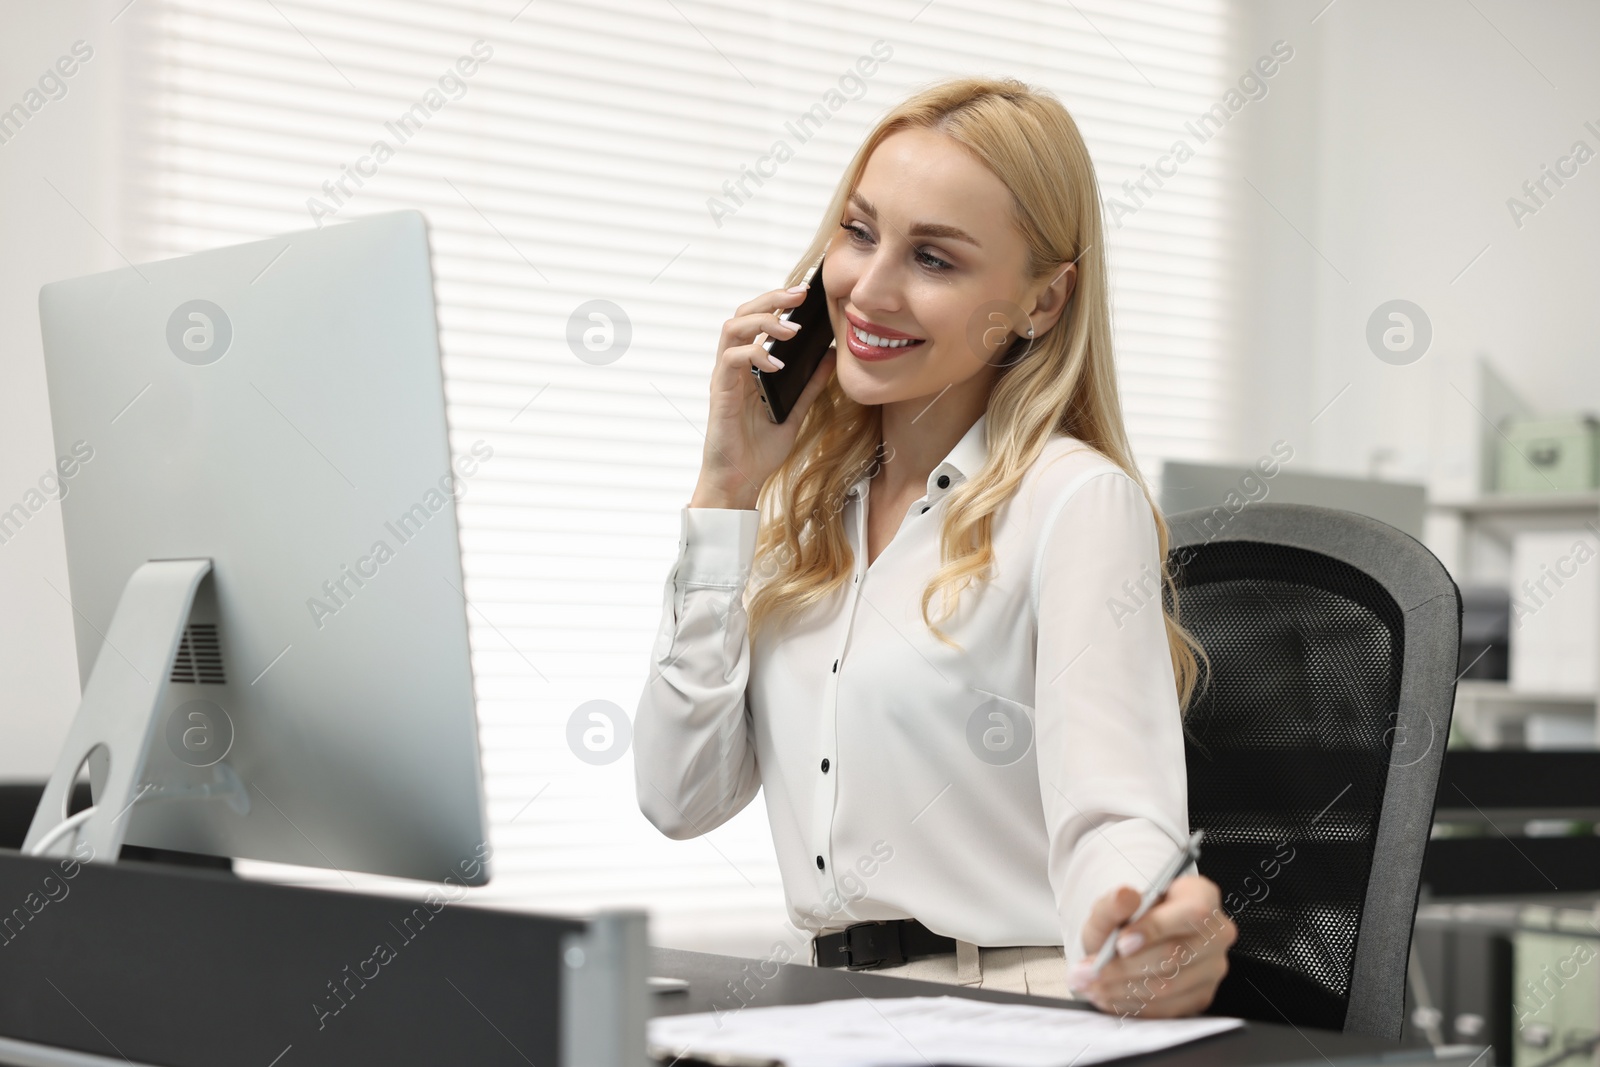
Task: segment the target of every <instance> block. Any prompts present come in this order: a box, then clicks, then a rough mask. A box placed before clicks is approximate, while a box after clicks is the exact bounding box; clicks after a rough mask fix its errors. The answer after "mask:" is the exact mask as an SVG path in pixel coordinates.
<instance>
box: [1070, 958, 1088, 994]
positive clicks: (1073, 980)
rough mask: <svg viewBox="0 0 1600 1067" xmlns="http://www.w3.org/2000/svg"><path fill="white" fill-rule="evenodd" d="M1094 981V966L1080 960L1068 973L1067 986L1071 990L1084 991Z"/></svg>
mask: <svg viewBox="0 0 1600 1067" xmlns="http://www.w3.org/2000/svg"><path fill="white" fill-rule="evenodd" d="M1093 980H1094V964H1092V963H1090V962H1089V961H1088V960H1079V961H1078V962H1077V963H1074V964H1073V965H1072V969H1071V970H1070V971H1068V972H1067V986H1068V988H1070V989H1075V990H1076V989H1082V988H1083V987H1084V986H1086V985H1088V984H1089V983H1090V982H1091V981H1093Z"/></svg>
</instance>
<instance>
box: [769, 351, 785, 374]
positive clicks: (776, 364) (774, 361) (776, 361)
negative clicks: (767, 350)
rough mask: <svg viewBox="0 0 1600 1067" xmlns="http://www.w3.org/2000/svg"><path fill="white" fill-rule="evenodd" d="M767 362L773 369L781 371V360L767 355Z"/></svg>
mask: <svg viewBox="0 0 1600 1067" xmlns="http://www.w3.org/2000/svg"><path fill="white" fill-rule="evenodd" d="M767 361H768V362H769V363H771V364H772V365H773V366H774V367H777V368H778V369H779V370H782V369H783V360H781V359H779V358H778V357H777V356H774V355H771V354H768V356H767Z"/></svg>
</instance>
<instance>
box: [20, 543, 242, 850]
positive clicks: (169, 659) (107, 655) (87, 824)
mask: <svg viewBox="0 0 1600 1067" xmlns="http://www.w3.org/2000/svg"><path fill="white" fill-rule="evenodd" d="M210 573H211V561H210V560H209V559H164V560H150V561H149V562H147V563H144V564H143V565H141V566H140V567H139V569H138V570H136V571H134V572H133V575H132V577H130V578H129V579H128V584H127V585H126V586H125V587H123V590H122V598H121V599H120V600H118V601H117V609H116V612H115V613H114V614H113V615H112V616H111V625H110V626H109V627H108V628H107V630H106V632H105V634H104V635H103V637H104V642H103V643H102V645H101V647H100V654H99V656H97V657H96V658H95V661H94V667H93V669H92V670H91V671H90V674H89V682H88V684H87V685H85V686H84V689H83V700H82V701H81V702H80V703H79V705H78V714H77V717H76V718H74V719H73V720H72V729H71V730H70V731H69V732H68V734H67V741H66V744H65V745H63V746H62V749H61V755H60V757H59V758H58V759H57V761H56V766H55V770H54V771H52V772H51V774H50V781H49V783H48V784H47V785H46V786H45V790H44V795H43V796H42V797H41V798H40V799H39V809H38V811H36V812H35V813H34V816H33V823H32V825H30V826H29V827H28V836H27V839H26V841H25V842H24V843H23V846H22V850H23V852H25V853H28V854H30V855H43V856H67V855H72V856H74V857H75V858H76V859H78V860H80V861H81V860H90V861H95V862H100V863H115V862H116V859H117V854H118V853H119V852H120V851H121V850H122V842H123V839H124V838H125V837H126V836H127V833H128V823H129V821H130V820H128V819H126V818H125V816H126V815H127V814H128V811H129V809H131V808H132V807H133V805H134V804H135V803H137V802H138V801H139V800H141V799H145V798H146V796H147V795H148V794H151V793H152V792H155V793H158V794H161V795H168V793H169V791H167V790H158V789H157V787H156V786H155V784H154V783H145V784H143V785H140V783H139V780H140V778H141V777H143V774H144V768H145V761H146V760H147V759H148V758H149V754H150V743H151V741H152V740H153V738H154V737H155V734H156V731H157V723H156V714H157V711H158V709H159V708H160V707H161V703H162V697H163V696H164V695H165V694H166V690H167V682H168V679H169V678H170V677H171V674H172V666H173V663H174V661H175V660H176V659H177V655H178V644H179V642H180V641H181V640H182V638H183V631H184V627H185V625H187V623H188V621H189V612H190V610H191V609H192V608H193V607H194V603H195V595H196V593H197V591H198V590H199V588H200V583H201V582H202V581H203V580H204V579H205V578H206V576H207V575H209V574H210ZM85 764H87V765H88V769H89V784H90V790H91V792H92V795H93V797H94V804H93V805H92V806H91V807H88V808H86V809H84V810H83V811H80V812H78V813H77V814H76V815H73V816H70V817H69V816H68V814H67V805H68V802H69V800H70V799H71V797H72V784H73V782H74V781H75V780H76V779H77V777H78V772H79V771H80V770H82V769H83V767H84V765H85ZM219 766H224V765H222V764H219ZM232 773H233V772H232V769H231V768H228V769H227V770H225V771H223V778H222V779H219V782H218V787H216V788H213V787H209V786H207V787H201V788H202V789H203V790H204V791H206V792H216V793H227V792H233V791H234V790H235V789H236V788H237V776H234V780H233V781H227V780H226V777H227V776H228V775H232ZM186 792H189V793H194V792H196V790H194V789H193V788H190V789H188V790H186ZM240 795H243V794H242V792H241V794H240Z"/></svg>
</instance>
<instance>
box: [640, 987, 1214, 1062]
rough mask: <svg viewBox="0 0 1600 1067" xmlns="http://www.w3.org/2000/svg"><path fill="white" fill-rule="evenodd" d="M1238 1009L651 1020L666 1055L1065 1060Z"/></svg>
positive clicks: (1140, 1045)
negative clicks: (1133, 1014) (1179, 1015)
mask: <svg viewBox="0 0 1600 1067" xmlns="http://www.w3.org/2000/svg"><path fill="white" fill-rule="evenodd" d="M1243 1025H1244V1023H1243V1021H1242V1020H1239V1019H1227V1018H1210V1017H1204V1016H1202V1017H1198V1018H1191V1019H1132V1018H1128V1019H1124V1018H1119V1017H1117V1016H1114V1015H1102V1014H1100V1013H1099V1012H1094V1011H1085V1010H1082V1009H1076V1008H1045V1007H1038V1006H1036V1005H1032V1004H995V1003H991V1002H988V1001H982V1000H970V999H967V998H965V997H895V998H888V999H869V998H866V997H857V998H854V999H851V1000H828V1001H823V1002H822V1003H820V1004H794V1005H787V1004H786V1005H775V1006H772V1007H765V1008H740V1009H736V1010H734V1011H723V1012H714V1013H705V1014H697V1015H668V1016H660V1017H657V1018H654V1019H651V1020H650V1046H651V1052H652V1053H653V1054H655V1055H658V1056H659V1055H661V1054H662V1053H665V1058H666V1059H669V1060H670V1059H673V1058H675V1057H678V1056H689V1057H692V1058H696V1059H707V1060H711V1061H713V1062H728V1063H750V1062H762V1061H770V1060H776V1061H779V1062H781V1063H784V1064H786V1065H787V1067H823V1065H829V1067H902V1065H903V1067H926V1065H927V1064H930V1063H939V1064H960V1065H962V1067H1067V1065H1068V1064H1072V1065H1079V1064H1089V1063H1104V1062H1106V1061H1107V1060H1115V1059H1120V1058H1121V1057H1123V1056H1136V1055H1140V1054H1142V1053H1146V1052H1156V1051H1159V1050H1161V1049H1165V1048H1171V1047H1173V1046H1174V1045H1182V1044H1184V1043H1186V1042H1189V1041H1194V1040H1197V1039H1199V1038H1202V1037H1209V1036H1210V1035H1212V1034H1217V1033H1221V1032H1223V1031H1225V1030H1232V1029H1235V1028H1237V1027H1240V1026H1243Z"/></svg>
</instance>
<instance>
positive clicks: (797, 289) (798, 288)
mask: <svg viewBox="0 0 1600 1067" xmlns="http://www.w3.org/2000/svg"><path fill="white" fill-rule="evenodd" d="M809 288H811V286H809V285H807V284H806V283H804V282H801V283H800V284H799V285H791V286H789V288H788V289H786V290H784V291H785V292H789V293H803V292H805V291H806V290H807V289H809Z"/></svg>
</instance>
